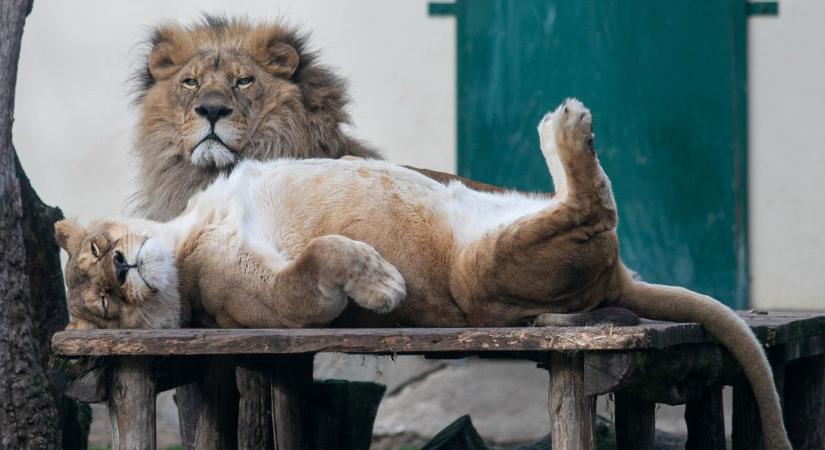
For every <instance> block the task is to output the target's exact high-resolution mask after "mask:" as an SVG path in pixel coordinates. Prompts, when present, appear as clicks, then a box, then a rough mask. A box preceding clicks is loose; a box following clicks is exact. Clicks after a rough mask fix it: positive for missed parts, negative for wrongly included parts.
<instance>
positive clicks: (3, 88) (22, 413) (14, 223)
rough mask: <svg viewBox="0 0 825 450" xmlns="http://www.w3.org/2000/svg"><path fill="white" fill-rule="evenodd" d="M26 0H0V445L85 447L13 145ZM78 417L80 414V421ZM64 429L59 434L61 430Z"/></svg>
mask: <svg viewBox="0 0 825 450" xmlns="http://www.w3.org/2000/svg"><path fill="white" fill-rule="evenodd" d="M31 7H32V2H31V0H0V361H4V362H6V361H10V362H11V363H4V364H2V365H0V429H2V430H3V433H2V434H1V435H0V448H15V449H17V448H64V449H82V448H86V441H87V435H88V422H89V411H88V407H86V406H85V405H81V404H79V403H77V402H74V401H73V400H70V399H68V398H66V397H64V396H63V394H62V393H61V392H59V391H58V390H57V389H54V388H51V387H50V384H49V383H48V381H47V378H46V373H47V367H48V360H49V356H50V353H51V352H50V346H49V341H50V339H51V336H52V334H54V332H55V331H58V330H61V329H62V328H63V327H64V326H65V324H66V323H67V322H68V313H67V310H66V302H65V297H64V295H65V294H64V288H63V277H62V274H61V270H60V256H59V249H58V247H57V244H56V242H55V241H54V236H53V234H54V232H53V228H52V226H53V224H54V222H55V221H56V220H58V219H60V218H62V214H61V212H60V210H59V209H57V208H51V207H49V206H47V205H45V204H44V203H43V202H42V201H41V200H40V198H39V197H38V196H37V194H36V193H35V191H34V189H33V188H32V187H31V184H30V183H29V180H28V178H27V177H26V175H25V173H24V172H23V169H22V168H21V166H20V164H19V161H17V157H16V153H15V150H14V146H13V144H12V123H13V117H14V95H15V86H16V81H17V62H18V59H19V55H20V44H21V40H22V35H23V27H24V24H25V20H26V16H27V15H28V14H29V12H30V11H31ZM79 417H82V419H78V418H79ZM61 430H62V433H61Z"/></svg>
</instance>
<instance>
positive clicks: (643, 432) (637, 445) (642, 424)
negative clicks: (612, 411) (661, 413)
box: [615, 391, 656, 450]
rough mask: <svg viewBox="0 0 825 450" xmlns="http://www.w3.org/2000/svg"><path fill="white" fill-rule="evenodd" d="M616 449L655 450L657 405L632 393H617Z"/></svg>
mask: <svg viewBox="0 0 825 450" xmlns="http://www.w3.org/2000/svg"><path fill="white" fill-rule="evenodd" d="M615 395H616V448H617V449H618V450H653V446H654V444H655V437H656V404H655V403H653V402H650V401H647V400H645V399H642V398H641V397H640V396H639V395H638V394H636V393H634V392H630V391H619V392H616V394H615Z"/></svg>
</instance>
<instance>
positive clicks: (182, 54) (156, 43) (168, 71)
mask: <svg viewBox="0 0 825 450" xmlns="http://www.w3.org/2000/svg"><path fill="white" fill-rule="evenodd" d="M193 55H194V47H193V46H192V43H191V40H190V39H189V38H188V36H187V33H186V30H185V29H183V28H181V27H180V26H177V25H165V26H161V27H159V28H157V29H156V30H155V34H154V36H152V51H151V52H149V58H148V61H147V64H148V68H149V73H150V74H151V75H152V78H154V79H155V80H158V81H159V80H164V79H166V78H169V77H171V76H172V75H174V74H175V73H176V72H177V71H178V70H179V69H180V68H181V67H183V65H184V64H186V63H187V62H188V61H189V60H190V59H192V56H193Z"/></svg>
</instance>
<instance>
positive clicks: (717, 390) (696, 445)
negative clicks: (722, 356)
mask: <svg viewBox="0 0 825 450" xmlns="http://www.w3.org/2000/svg"><path fill="white" fill-rule="evenodd" d="M685 422H686V423H687V429H688V439H687V443H686V444H685V450H725V448H726V445H727V444H726V443H725V415H724V407H723V406H722V386H721V385H714V386H710V387H708V388H707V389H705V391H704V393H703V394H702V395H701V396H700V397H699V398H697V399H695V400H691V401H689V402H687V405H686V407H685Z"/></svg>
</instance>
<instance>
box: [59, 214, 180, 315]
mask: <svg viewBox="0 0 825 450" xmlns="http://www.w3.org/2000/svg"><path fill="white" fill-rule="evenodd" d="M150 235H151V232H149V231H148V227H145V226H140V224H137V225H135V224H130V223H127V222H119V221H99V222H93V223H92V224H90V225H89V226H88V227H87V228H84V227H82V226H80V225H78V224H76V223H74V222H72V221H68V220H61V221H60V222H57V223H56V224H55V237H56V238H57V243H58V244H59V245H60V247H62V248H63V249H64V250H66V252H67V253H68V254H69V259H68V262H67V263H66V269H65V280H66V286H67V288H68V292H67V298H68V304H69V313H70V314H71V316H72V321H71V323H70V324H69V327H68V328H70V329H71V328H93V327H97V328H170V327H177V326H179V324H180V317H181V305H180V296H179V293H178V275H177V269H176V267H175V260H174V249H173V247H172V245H171V244H169V243H168V242H167V241H165V240H164V239H161V238H157V237H151V236H150Z"/></svg>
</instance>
